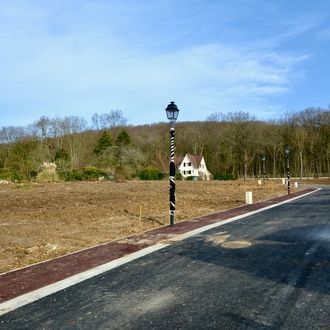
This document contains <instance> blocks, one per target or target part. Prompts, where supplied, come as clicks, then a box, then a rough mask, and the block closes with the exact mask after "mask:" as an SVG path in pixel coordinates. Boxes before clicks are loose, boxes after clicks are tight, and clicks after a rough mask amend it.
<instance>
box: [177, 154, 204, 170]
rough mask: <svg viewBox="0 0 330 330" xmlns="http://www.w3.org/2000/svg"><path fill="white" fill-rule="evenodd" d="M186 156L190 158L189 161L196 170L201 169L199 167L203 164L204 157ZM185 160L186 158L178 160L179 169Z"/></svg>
mask: <svg viewBox="0 0 330 330" xmlns="http://www.w3.org/2000/svg"><path fill="white" fill-rule="evenodd" d="M186 156H187V157H188V158H189V160H190V161H191V163H192V165H193V166H194V168H199V165H200V164H201V161H202V158H203V156H195V155H191V154H186ZM183 159H184V157H178V158H177V159H176V165H177V167H179V166H180V165H181V163H182V161H183Z"/></svg>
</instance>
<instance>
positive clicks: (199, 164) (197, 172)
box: [178, 154, 212, 180]
mask: <svg viewBox="0 0 330 330" xmlns="http://www.w3.org/2000/svg"><path fill="white" fill-rule="evenodd" d="M178 170H179V171H180V173H181V175H182V177H183V178H187V177H188V176H195V177H199V178H201V179H202V180H210V177H211V175H212V174H211V173H210V172H209V171H208V169H207V167H206V164H205V160H204V157H203V156H194V155H190V154H186V155H185V156H184V157H183V159H182V160H181V159H180V160H178Z"/></svg>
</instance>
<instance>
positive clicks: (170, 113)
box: [165, 101, 179, 226]
mask: <svg viewBox="0 0 330 330" xmlns="http://www.w3.org/2000/svg"><path fill="white" fill-rule="evenodd" d="M165 110H166V115H167V119H168V120H169V122H170V123H171V129H170V225H171V226H173V225H174V212H175V163H174V150H175V147H174V136H175V131H174V127H173V124H174V123H175V122H176V120H177V119H178V115H179V109H178V107H177V106H176V104H175V103H174V102H173V101H172V102H171V103H170V104H169V105H168V106H167V108H166V109H165Z"/></svg>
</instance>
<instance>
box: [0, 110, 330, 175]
mask: <svg viewBox="0 0 330 330" xmlns="http://www.w3.org/2000/svg"><path fill="white" fill-rule="evenodd" d="M126 122H127V120H126V119H125V117H124V115H123V113H122V112H121V111H111V112H109V113H108V114H101V115H99V114H94V115H93V117H92V125H91V126H90V127H88V125H87V122H86V121H85V120H84V119H83V118H81V117H74V116H70V117H64V118H48V117H45V116H43V117H41V118H40V119H39V120H37V121H36V122H34V123H32V124H31V125H28V126H27V127H2V129H1V130H0V179H6V180H14V181H19V180H32V179H35V178H36V177H37V175H38V173H40V172H41V171H42V170H43V169H44V168H43V167H42V164H43V163H44V162H48V163H52V162H53V163H56V165H57V166H56V171H57V172H56V173H57V175H58V176H59V177H60V178H62V179H67V180H70V179H84V176H83V174H84V173H85V174H86V173H91V176H90V177H92V178H93V177H95V178H97V177H98V176H101V175H102V176H105V177H109V178H117V179H123V178H125V179H131V178H134V177H136V176H138V174H139V173H140V172H141V171H142V170H143V169H145V168H146V167H148V168H153V169H154V170H156V169H158V170H159V171H160V172H163V173H167V172H168V163H169V124H167V123H158V124H153V125H144V126H128V125H126ZM175 129H176V138H175V144H176V156H184V155H185V154H186V153H190V154H195V155H203V156H204V158H205V161H206V165H207V167H208V169H209V170H210V172H211V173H212V174H214V175H231V176H234V177H236V178H245V179H246V178H249V177H263V174H264V172H265V175H266V176H267V177H285V176H286V165H287V163H286V158H285V157H286V156H285V155H286V154H285V151H284V147H285V145H288V146H289V147H290V154H289V161H290V172H291V175H292V176H296V177H318V176H330V109H321V108H309V109H305V110H304V111H301V112H298V113H294V114H290V115H287V116H286V117H285V118H283V119H281V120H279V121H276V122H275V121H274V122H271V121H260V120H257V119H255V118H254V117H253V116H251V115H250V114H249V113H245V112H235V113H229V114H226V115H224V114H221V113H214V114H211V115H210V116H209V117H208V118H207V120H206V121H203V122H178V123H177V124H176V125H175ZM263 156H264V157H265V160H264V161H263V160H262V158H263ZM86 178H88V175H87V176H86Z"/></svg>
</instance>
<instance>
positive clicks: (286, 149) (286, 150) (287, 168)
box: [284, 145, 290, 195]
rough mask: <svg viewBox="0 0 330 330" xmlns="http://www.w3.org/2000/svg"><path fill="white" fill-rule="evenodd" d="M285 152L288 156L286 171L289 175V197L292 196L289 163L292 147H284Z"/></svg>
mask: <svg viewBox="0 0 330 330" xmlns="http://www.w3.org/2000/svg"><path fill="white" fill-rule="evenodd" d="M284 150H285V156H286V171H287V175H288V195H290V161H289V154H290V147H289V146H288V145H286V146H285V147H284Z"/></svg>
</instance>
